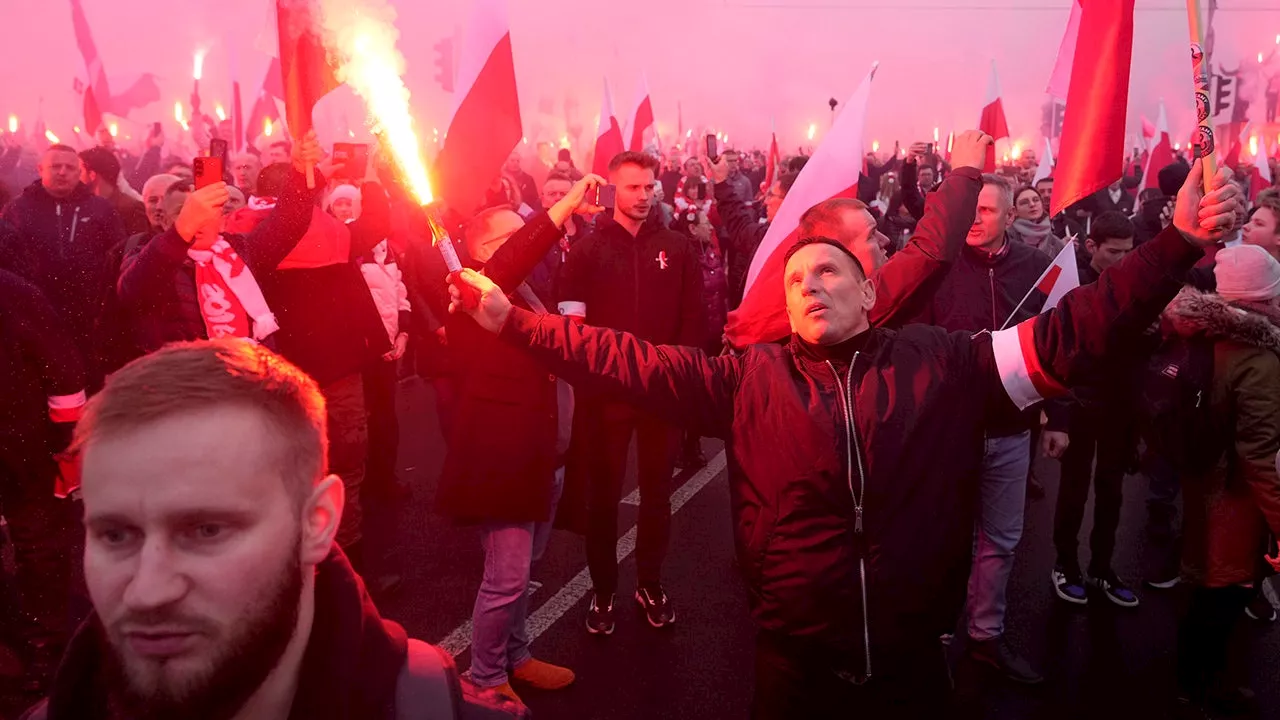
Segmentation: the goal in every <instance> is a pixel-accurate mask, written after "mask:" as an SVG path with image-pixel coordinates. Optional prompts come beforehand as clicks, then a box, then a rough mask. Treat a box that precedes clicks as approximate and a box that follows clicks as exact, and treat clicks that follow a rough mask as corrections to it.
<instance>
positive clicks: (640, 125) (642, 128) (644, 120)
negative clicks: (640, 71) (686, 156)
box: [627, 77, 654, 152]
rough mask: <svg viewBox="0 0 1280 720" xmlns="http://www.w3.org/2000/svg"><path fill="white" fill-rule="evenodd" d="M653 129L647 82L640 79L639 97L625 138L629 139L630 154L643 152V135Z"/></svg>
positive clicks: (651, 105)
mask: <svg viewBox="0 0 1280 720" xmlns="http://www.w3.org/2000/svg"><path fill="white" fill-rule="evenodd" d="M653 129H654V117H653V101H652V100H651V99H650V98H649V80H648V78H643V77H642V78H641V79H640V97H639V98H638V99H637V100H636V109H635V112H633V113H631V130H630V132H628V133H627V137H630V138H631V144H630V148H631V152H644V138H645V134H646V133H647V132H648V131H650V130H653Z"/></svg>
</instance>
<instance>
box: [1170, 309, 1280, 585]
mask: <svg viewBox="0 0 1280 720" xmlns="http://www.w3.org/2000/svg"><path fill="white" fill-rule="evenodd" d="M1164 316H1165V320H1166V323H1167V325H1168V326H1169V327H1170V328H1171V330H1172V331H1173V332H1175V333H1177V334H1178V335H1180V336H1183V337H1189V338H1190V337H1195V338H1201V339H1205V340H1209V341H1212V342H1213V385H1212V387H1211V389H1210V395H1209V408H1210V413H1211V417H1212V418H1213V424H1214V427H1220V428H1225V429H1226V430H1227V431H1228V435H1229V440H1230V442H1229V444H1228V445H1227V448H1228V449H1227V452H1226V453H1225V454H1224V455H1223V457H1222V459H1221V460H1219V461H1218V463H1217V465H1216V466H1215V467H1214V468H1213V469H1212V470H1210V471H1209V472H1208V473H1205V474H1203V475H1200V476H1189V477H1188V476H1184V477H1183V479H1182V488H1183V506H1184V513H1183V514H1184V515H1185V517H1186V519H1185V520H1184V521H1183V524H1184V527H1183V533H1184V545H1183V547H1184V551H1183V571H1184V574H1186V575H1187V576H1188V577H1190V578H1191V579H1192V580H1193V581H1194V582H1196V583H1198V584H1200V585H1204V586H1207V587H1227V586H1230V585H1235V584H1237V583H1248V582H1254V581H1256V580H1258V579H1259V578H1260V577H1261V574H1260V573H1259V569H1260V567H1261V564H1262V556H1263V555H1265V554H1274V553H1275V548H1274V546H1272V547H1270V548H1268V547H1267V544H1266V542H1267V534H1268V532H1270V533H1272V534H1274V535H1275V536H1276V537H1280V477H1278V476H1277V472H1276V454H1277V453H1278V452H1280V392H1277V388H1280V311H1277V310H1275V309H1274V308H1264V307H1256V306H1249V305H1233V304H1230V303H1228V302H1227V301H1226V300H1224V299H1223V298H1222V297H1221V296H1218V295H1210V294H1205V293H1200V292H1198V291H1196V290H1193V289H1190V288H1188V289H1187V290H1184V291H1183V292H1182V294H1181V295H1179V296H1178V298H1177V299H1176V300H1175V301H1174V302H1172V303H1171V304H1170V305H1169V307H1168V309H1167V310H1165V315H1164Z"/></svg>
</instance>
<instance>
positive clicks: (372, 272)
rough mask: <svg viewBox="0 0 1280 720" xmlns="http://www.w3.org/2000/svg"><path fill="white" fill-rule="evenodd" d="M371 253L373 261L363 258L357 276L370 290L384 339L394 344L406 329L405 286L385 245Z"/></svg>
mask: <svg viewBox="0 0 1280 720" xmlns="http://www.w3.org/2000/svg"><path fill="white" fill-rule="evenodd" d="M370 253H371V255H372V257H365V258H364V262H362V263H360V273H361V274H362V275H364V282H365V284H366V285H368V286H369V294H370V295H372V296H373V304H374V305H376V306H377V308H378V316H379V317H381V318H382V325H383V327H385V328H386V329H387V337H388V338H390V340H391V342H393V343H394V342H395V341H396V336H397V335H399V334H400V332H401V330H402V329H404V330H407V329H408V328H409V322H410V318H409V317H408V316H409V312H410V307H409V291H408V290H407V289H406V288H405V285H404V273H402V272H400V266H399V265H398V264H397V263H396V259H395V258H394V257H391V254H390V250H389V243H388V241H386V240H383V241H382V242H380V243H378V244H377V245H374V246H373V249H372V250H371V251H370Z"/></svg>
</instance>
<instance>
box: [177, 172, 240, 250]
mask: <svg viewBox="0 0 1280 720" xmlns="http://www.w3.org/2000/svg"><path fill="white" fill-rule="evenodd" d="M230 199H231V195H230V193H229V192H228V191H227V184H226V183H225V182H216V183H214V184H212V185H206V186H204V187H202V188H200V189H199V190H196V191H195V192H193V193H191V194H190V195H189V196H187V201H186V202H184V203H183V204H182V211H181V212H179V213H178V218H177V220H176V221H175V222H174V224H173V227H174V229H175V230H177V231H178V235H181V236H182V239H183V240H186V241H187V242H189V243H190V242H194V241H195V240H196V239H197V236H200V237H201V238H203V239H204V240H205V241H207V242H206V243H205V244H211V243H212V240H210V239H209V236H210V235H212V237H213V239H216V238H217V234H218V227H219V224H220V223H221V222H222V206H223V205H226V204H227V201H228V200H230Z"/></svg>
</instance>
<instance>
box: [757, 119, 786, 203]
mask: <svg viewBox="0 0 1280 720" xmlns="http://www.w3.org/2000/svg"><path fill="white" fill-rule="evenodd" d="M770 138H771V140H770V142H769V157H768V159H767V160H766V162H765V166H764V182H763V183H761V185H760V189H761V190H763V191H764V192H766V193H767V192H769V188H771V187H773V181H774V180H777V179H778V166H779V165H781V164H782V153H780V152H778V128H777V127H773V128H772V130H771V132H770Z"/></svg>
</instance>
